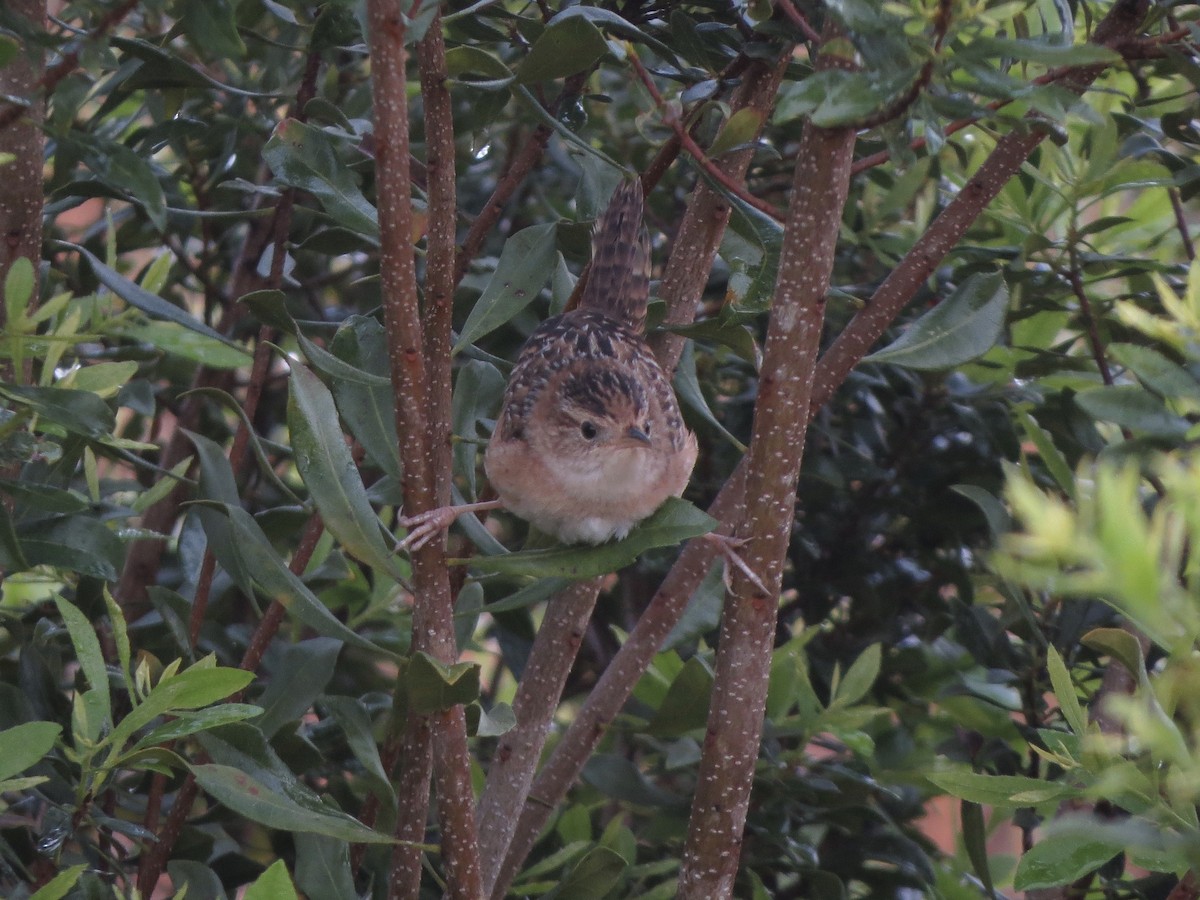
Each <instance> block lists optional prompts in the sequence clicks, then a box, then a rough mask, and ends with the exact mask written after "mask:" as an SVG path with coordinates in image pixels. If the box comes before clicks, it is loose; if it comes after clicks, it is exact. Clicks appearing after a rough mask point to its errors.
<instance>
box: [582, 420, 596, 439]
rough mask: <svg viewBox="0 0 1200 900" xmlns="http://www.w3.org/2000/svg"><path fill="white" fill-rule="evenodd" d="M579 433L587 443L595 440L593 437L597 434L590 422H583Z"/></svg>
mask: <svg viewBox="0 0 1200 900" xmlns="http://www.w3.org/2000/svg"><path fill="white" fill-rule="evenodd" d="M579 433H580V434H582V435H583V436H584V437H585V438H587V439H588V440H589V441H590V440H592V439H593V438H595V436H596V435H597V434H599V432H598V431H596V426H595V425H593V424H592V423H591V422H584V423H583V424H582V425H580V426H579Z"/></svg>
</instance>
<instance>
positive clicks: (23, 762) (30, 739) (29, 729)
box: [0, 722, 62, 781]
mask: <svg viewBox="0 0 1200 900" xmlns="http://www.w3.org/2000/svg"><path fill="white" fill-rule="evenodd" d="M61 731H62V727H61V726H59V725H57V724H55V723H54V722H23V723H22V724H20V725H14V726H13V727H12V728H6V729H4V730H3V731H0V781H5V780H7V779H9V778H12V777H13V776H14V775H17V774H19V773H21V772H24V771H25V770H26V769H28V768H29V767H30V766H32V765H33V764H34V763H38V762H41V761H42V758H43V757H45V756H46V754H48V753H49V752H50V750H51V749H52V748H53V747H54V742H55V740H57V739H58V735H59V732H61Z"/></svg>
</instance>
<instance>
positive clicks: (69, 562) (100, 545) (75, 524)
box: [17, 515, 125, 581]
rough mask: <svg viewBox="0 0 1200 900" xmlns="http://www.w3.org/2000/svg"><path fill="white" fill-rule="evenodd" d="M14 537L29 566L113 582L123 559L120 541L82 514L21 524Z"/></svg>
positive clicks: (122, 547)
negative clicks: (52, 567) (54, 567)
mask: <svg viewBox="0 0 1200 900" xmlns="http://www.w3.org/2000/svg"><path fill="white" fill-rule="evenodd" d="M17 537H18V538H19V539H20V541H21V552H22V555H23V556H24V557H25V561H26V563H28V564H29V565H30V566H56V567H58V568H61V569H64V570H66V571H68V572H78V573H79V574H81V575H94V576H95V577H97V578H102V579H104V580H105V581H113V580H115V579H116V578H117V574H118V572H120V570H121V566H122V564H123V563H124V560H125V545H124V544H123V543H121V539H120V538H119V537H117V536H116V534H114V533H113V531H112V530H111V529H110V528H108V527H107V526H106V525H104V524H103V523H102V522H99V521H97V520H96V519H93V518H85V517H84V516H82V515H79V516H60V517H56V518H53V519H48V520H47V519H43V520H41V521H38V522H33V523H30V524H27V525H22V526H20V527H18V528H17Z"/></svg>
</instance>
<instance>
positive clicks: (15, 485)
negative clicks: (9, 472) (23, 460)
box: [0, 478, 89, 513]
mask: <svg viewBox="0 0 1200 900" xmlns="http://www.w3.org/2000/svg"><path fill="white" fill-rule="evenodd" d="M0 493H3V494H5V495H7V496H9V497H12V498H13V499H14V500H15V501H16V506H17V509H18V510H20V509H21V507H22V506H28V507H29V508H30V509H33V510H36V511H37V512H39V513H73V512H82V511H83V510H85V509H87V508H88V506H89V503H88V499H87V498H86V497H85V496H83V494H81V493H79V492H78V491H73V490H70V489H63V488H58V487H54V486H53V485H49V484H37V483H34V482H30V481H12V480H9V479H6V478H0Z"/></svg>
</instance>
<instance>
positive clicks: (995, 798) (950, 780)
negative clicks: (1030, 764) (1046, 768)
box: [925, 769, 1071, 807]
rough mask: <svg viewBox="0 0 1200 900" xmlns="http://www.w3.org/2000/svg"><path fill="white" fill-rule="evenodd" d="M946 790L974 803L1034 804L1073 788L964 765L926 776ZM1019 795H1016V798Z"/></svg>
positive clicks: (1063, 795) (1059, 796)
mask: <svg viewBox="0 0 1200 900" xmlns="http://www.w3.org/2000/svg"><path fill="white" fill-rule="evenodd" d="M925 777H926V778H928V779H929V780H930V781H932V782H933V783H934V784H936V785H937V786H938V787H940V788H941V789H942V790H944V791H946V793H948V794H950V795H951V796H954V797H959V798H961V799H963V800H967V801H970V802H971V803H980V804H983V805H990V806H1009V807H1011V806H1032V805H1034V800H1033V799H1032V798H1033V797H1037V798H1038V799H1037V800H1036V802H1038V803H1045V802H1047V801H1051V800H1056V799H1058V798H1061V797H1065V796H1068V795H1069V794H1070V793H1071V789H1070V788H1069V787H1068V786H1067V785H1065V784H1060V783H1057V782H1051V781H1042V780H1041V779H1038V778H1026V777H1025V776H1024V775H984V774H982V773H979V772H968V771H965V770H963V769H947V770H946V771H944V772H931V773H929V774H928V775H926V776H925ZM1014 797H1016V798H1017V799H1014Z"/></svg>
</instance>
